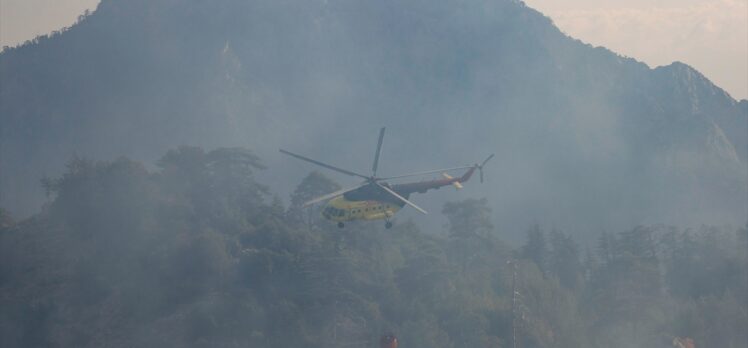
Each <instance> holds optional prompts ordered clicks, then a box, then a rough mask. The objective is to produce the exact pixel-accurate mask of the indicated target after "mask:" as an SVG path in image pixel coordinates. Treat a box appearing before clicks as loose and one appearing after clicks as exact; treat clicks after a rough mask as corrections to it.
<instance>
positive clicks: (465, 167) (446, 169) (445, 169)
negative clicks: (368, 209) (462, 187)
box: [378, 166, 473, 180]
mask: <svg viewBox="0 0 748 348" xmlns="http://www.w3.org/2000/svg"><path fill="white" fill-rule="evenodd" d="M472 167H473V166H461V167H452V168H444V169H434V170H427V171H423V172H415V173H409V174H403V175H395V176H388V177H386V178H378V179H379V180H391V179H399V178H407V177H409V176H419V175H426V174H434V173H441V172H448V171H452V170H458V169H468V168H472Z"/></svg>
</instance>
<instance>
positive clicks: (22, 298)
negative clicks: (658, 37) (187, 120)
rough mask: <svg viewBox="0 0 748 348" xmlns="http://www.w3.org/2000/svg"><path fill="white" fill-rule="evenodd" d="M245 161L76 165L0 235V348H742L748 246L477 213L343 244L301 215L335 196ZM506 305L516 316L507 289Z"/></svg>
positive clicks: (191, 153) (451, 213)
mask: <svg viewBox="0 0 748 348" xmlns="http://www.w3.org/2000/svg"><path fill="white" fill-rule="evenodd" d="M262 168H263V164H262V161H261V160H260V159H259V158H258V157H257V156H255V155H254V154H253V153H252V152H250V151H248V150H246V149H242V148H220V149H216V150H212V151H205V150H203V149H201V148H198V147H180V148H178V149H174V150H170V151H168V152H167V153H166V154H165V155H164V156H163V157H161V159H160V160H159V161H158V169H155V170H148V169H146V168H145V166H144V165H143V164H141V163H139V162H136V161H133V160H130V159H127V158H119V159H116V160H114V161H104V162H101V161H91V160H87V159H82V158H74V159H72V160H71V161H69V162H68V165H67V170H66V172H65V173H64V174H63V175H61V176H60V177H57V178H50V179H47V180H45V181H44V185H45V187H46V188H47V190H48V191H49V193H50V197H51V200H50V201H49V203H48V204H46V205H45V208H44V209H43V211H42V212H41V213H39V214H37V215H35V216H34V217H32V218H29V219H25V220H21V221H14V219H12V218H10V216H9V215H8V214H7V212H5V211H2V215H1V216H2V220H1V223H0V308H2V310H0V345H2V346H4V347H44V346H62V347H67V346H75V347H104V346H107V347H109V346H113V347H119V346H138V347H156V346H158V347H186V346H190V347H239V346H241V347H375V346H376V344H377V342H378V338H379V335H380V334H382V333H385V332H394V333H396V335H397V336H398V338H399V342H400V345H401V346H402V347H424V348H425V347H428V348H434V347H511V342H512V337H513V336H512V325H514V327H515V329H516V340H517V344H518V345H517V346H518V347H570V348H571V347H574V348H581V347H655V348H658V347H672V344H673V340H674V339H677V338H681V339H684V340H685V339H691V340H693V342H696V344H697V347H726V348H731V347H735V348H738V347H744V346H745V343H746V342H747V341H748V336H747V335H746V331H745V327H746V325H747V324H748V316H747V314H746V313H748V308H747V307H746V303H748V297H747V296H748V288H747V286H746V285H747V282H748V279H747V278H746V276H747V275H748V259H747V255H746V248H748V230H747V229H746V228H740V229H731V230H728V229H720V228H711V227H706V226H705V227H701V228H698V229H695V230H690V229H687V230H682V229H678V228H675V227H669V226H639V227H636V228H633V229H628V230H624V231H621V232H618V233H603V234H601V235H600V236H599V240H598V242H597V243H596V244H595V245H593V246H590V247H587V248H584V247H582V246H581V245H580V244H579V243H578V242H577V241H576V240H575V239H574V238H573V237H572V235H573V232H574V231H559V230H551V231H545V230H543V229H542V228H541V227H539V226H529V228H528V229H527V230H526V231H527V232H526V236H527V237H526V242H525V243H524V245H523V246H519V247H512V246H510V245H509V244H507V243H506V242H505V241H504V240H503V238H504V236H505V234H506V231H502V230H500V229H497V228H496V227H494V226H493V224H492V223H491V214H492V211H491V209H490V208H489V206H488V202H487V200H486V199H468V200H463V201H453V202H449V203H447V204H445V205H444V207H443V211H442V213H443V214H444V215H445V216H446V218H447V220H448V221H449V224H448V225H447V226H445V227H444V229H441V230H436V231H426V230H422V229H421V228H419V227H418V225H416V224H415V223H413V222H412V221H410V220H408V219H405V220H402V219H401V220H399V221H397V222H396V224H395V227H394V228H393V229H391V230H386V229H384V227H383V226H380V224H371V223H359V224H350V226H348V227H347V228H346V229H338V228H337V227H334V225H333V224H332V223H329V222H327V221H323V220H322V218H321V216H320V215H318V214H307V213H309V212H307V211H304V210H301V209H299V207H298V206H297V202H299V201H300V200H303V199H304V197H308V196H310V195H316V194H317V193H318V192H327V191H328V190H329V189H331V188H335V187H337V184H336V183H334V182H333V181H331V180H330V179H328V178H326V177H324V176H323V175H321V174H319V173H314V172H312V173H310V174H309V176H307V177H306V178H305V179H304V180H302V181H301V182H300V183H299V185H298V186H297V187H296V189H295V190H294V192H293V193H292V196H293V198H292V199H291V202H293V203H292V204H291V205H290V206H289V207H285V206H284V205H282V204H281V203H280V202H279V200H278V199H277V197H275V196H274V195H273V192H271V191H269V190H268V188H267V186H266V185H264V184H262V183H261V182H258V181H257V179H256V177H257V173H258V171H260V170H262ZM513 288H514V289H516V296H515V298H514V300H515V301H516V302H515V306H514V310H513V307H512V301H513V298H512V289H513Z"/></svg>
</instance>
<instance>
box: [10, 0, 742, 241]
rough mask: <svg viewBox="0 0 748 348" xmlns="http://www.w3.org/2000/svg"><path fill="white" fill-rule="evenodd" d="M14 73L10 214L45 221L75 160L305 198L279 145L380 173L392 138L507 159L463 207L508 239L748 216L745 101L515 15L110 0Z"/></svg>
mask: <svg viewBox="0 0 748 348" xmlns="http://www.w3.org/2000/svg"><path fill="white" fill-rule="evenodd" d="M0 76H2V84H1V85H0V122H1V123H0V125H1V126H2V127H1V128H0V135H1V136H2V137H1V138H0V168H2V169H1V170H0V193H1V194H2V196H1V197H0V205H1V206H3V207H6V208H7V209H9V210H11V211H12V212H13V213H14V214H21V215H24V214H29V213H32V212H34V211H36V210H37V209H38V207H39V205H40V203H41V202H42V199H43V192H42V190H41V188H39V185H38V180H39V178H41V177H42V176H44V175H55V174H57V173H59V172H61V171H62V168H63V166H64V163H65V161H66V160H68V159H69V158H70V157H71V156H73V155H74V154H76V155H79V156H86V157H93V158H100V157H103V158H110V157H112V156H116V155H127V156H131V157H135V158H138V159H143V160H153V159H154V158H155V156H157V155H158V154H161V153H163V152H164V151H165V149H167V148H171V147H175V146H177V145H180V144H194V145H200V146H206V147H213V146H222V145H242V146H248V147H251V148H252V149H254V150H255V151H256V152H257V153H258V154H259V155H260V156H261V157H263V159H264V160H265V162H266V163H267V164H268V165H269V167H270V170H269V172H270V173H272V174H271V175H272V178H273V179H272V180H269V181H271V182H269V184H270V185H271V186H276V187H286V186H288V187H293V185H295V183H297V182H298V179H299V178H300V177H302V176H303V175H304V174H305V173H306V171H307V170H308V169H310V168H308V167H303V166H300V165H298V164H295V163H294V164H290V163H288V161H287V160H286V159H281V158H280V157H279V156H277V155H276V151H277V147H279V146H280V145H283V146H284V147H288V148H292V149H294V148H295V149H303V150H304V151H303V152H305V153H306V154H309V155H313V156H316V157H319V158H320V159H323V160H324V159H326V160H329V161H331V162H333V163H337V164H340V165H347V166H350V167H353V168H367V166H369V162H370V160H371V156H372V155H373V153H372V152H373V146H374V144H375V140H376V139H374V136H375V131H376V129H378V127H380V126H382V125H386V126H388V127H389V129H390V131H389V133H388V139H387V140H386V142H385V148H384V150H383V151H384V152H383V156H382V163H383V166H382V167H381V168H382V171H383V172H385V171H387V172H391V173H392V174H396V173H398V172H401V171H409V170H419V169H429V168H431V167H439V166H441V165H451V164H454V163H455V162H456V163H458V164H462V163H465V162H467V161H475V160H478V159H479V158H481V157H483V156H484V155H486V154H487V153H491V152H495V153H496V154H497V160H496V162H497V163H494V164H492V165H494V167H493V168H491V169H490V170H488V171H487V175H488V176H487V178H488V180H487V183H486V185H484V186H478V185H472V188H470V187H468V188H467V190H465V192H466V194H468V195H476V194H482V195H484V196H486V197H488V198H489V201H490V202H491V203H492V205H493V207H494V218H495V219H496V220H497V225H498V226H502V227H507V228H514V227H518V228H520V227H522V226H526V225H527V224H528V223H529V222H532V221H543V222H547V223H553V224H555V225H557V226H561V227H564V228H572V229H576V228H583V229H588V230H595V229H599V228H618V226H630V225H634V224H638V223H657V222H663V223H678V224H693V223H733V224H740V225H742V224H744V223H745V220H746V211H748V182H747V179H746V175H748V174H747V173H748V171H746V162H747V158H748V101H745V100H743V101H740V102H738V101H736V100H734V99H733V98H731V97H730V96H729V95H728V94H726V93H725V92H724V91H723V90H722V89H720V88H719V87H717V86H714V85H713V84H712V83H711V82H710V81H709V80H707V79H706V78H705V77H704V76H702V75H701V74H700V73H698V72H697V71H695V70H694V69H692V68H691V67H689V66H687V65H684V64H681V63H673V64H671V65H669V66H665V67H659V68H656V69H650V68H649V67H647V66H646V65H645V64H642V63H639V62H637V61H635V60H634V59H631V58H626V57H621V56H619V55H617V54H615V53H613V52H610V51H608V50H607V49H604V48H600V47H592V46H589V45H586V44H584V43H582V42H580V41H578V40H574V39H572V38H569V37H567V36H565V35H564V34H563V33H561V32H560V31H559V30H558V29H557V28H556V27H555V26H554V25H553V24H552V23H551V21H550V20H549V19H548V18H546V17H544V16H543V15H542V14H540V13H538V12H536V11H535V10H532V9H530V8H528V7H526V6H525V5H524V4H523V3H522V2H519V1H510V0H491V1H488V0H486V1H470V2H465V1H458V0H437V1H433V0H429V1H422V0H407V1H376V2H371V1H363V0H362V1H350V0H325V1H322V0H319V1H314V0H312V1H275V0H252V1H244V0H242V1H239V0H226V1H222V2H220V3H213V2H210V3H209V2H204V1H197V0H182V1H177V0H158V1H150V0H149V1H146V0H134V1H133V0H129V1H124V0H104V1H102V2H101V4H100V5H99V8H98V9H97V10H96V11H95V12H94V13H92V14H91V15H89V16H87V17H85V18H82V19H81V21H80V22H79V23H78V24H76V25H74V26H73V27H72V28H69V29H68V30H66V31H64V32H63V33H60V34H56V35H53V36H51V37H45V38H38V39H37V40H35V41H34V42H32V43H28V44H26V45H23V46H20V47H17V48H11V49H6V50H5V51H3V53H2V54H0ZM382 174H385V173H382ZM452 198H453V196H452V195H444V196H439V195H436V196H434V197H433V199H428V202H426V203H425V205H426V207H427V208H428V207H433V208H434V209H435V210H437V211H438V207H439V205H440V204H441V202H442V201H443V200H445V199H452ZM416 199H418V198H416ZM424 200H426V198H422V199H421V201H424Z"/></svg>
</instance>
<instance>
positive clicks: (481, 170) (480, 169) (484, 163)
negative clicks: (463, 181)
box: [478, 154, 494, 184]
mask: <svg viewBox="0 0 748 348" xmlns="http://www.w3.org/2000/svg"><path fill="white" fill-rule="evenodd" d="M493 156H494V154H491V155H490V156H488V158H486V159H485V160H483V163H481V164H480V165H478V172H479V173H480V182H481V184H482V183H483V166H485V165H486V162H488V161H489V160H491V159H492V158H493Z"/></svg>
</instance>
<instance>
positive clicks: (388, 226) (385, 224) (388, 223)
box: [384, 220, 392, 230]
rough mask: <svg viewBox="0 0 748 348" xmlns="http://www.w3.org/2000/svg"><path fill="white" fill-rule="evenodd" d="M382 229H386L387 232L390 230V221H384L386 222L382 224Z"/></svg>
mask: <svg viewBox="0 0 748 348" xmlns="http://www.w3.org/2000/svg"><path fill="white" fill-rule="evenodd" d="M384 228H386V229H388V230H389V229H390V228H392V221H389V220H387V221H386V222H385V223H384Z"/></svg>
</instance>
